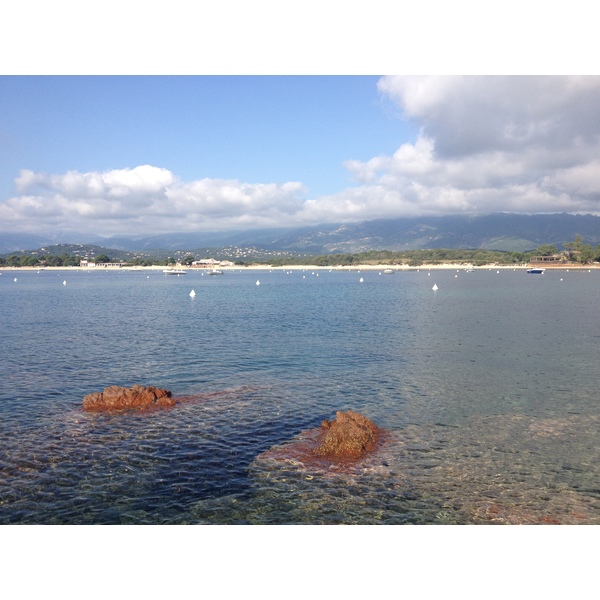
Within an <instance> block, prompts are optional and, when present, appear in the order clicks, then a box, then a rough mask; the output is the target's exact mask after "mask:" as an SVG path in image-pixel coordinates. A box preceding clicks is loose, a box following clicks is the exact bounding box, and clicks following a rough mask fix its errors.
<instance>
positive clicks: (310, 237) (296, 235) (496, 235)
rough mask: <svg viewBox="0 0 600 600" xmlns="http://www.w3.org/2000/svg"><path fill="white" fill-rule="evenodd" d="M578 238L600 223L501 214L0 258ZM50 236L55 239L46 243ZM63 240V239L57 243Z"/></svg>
mask: <svg viewBox="0 0 600 600" xmlns="http://www.w3.org/2000/svg"><path fill="white" fill-rule="evenodd" d="M577 234H579V235H581V236H582V238H583V242H584V243H586V244H591V245H592V246H594V247H596V246H597V245H599V244H600V217H596V216H593V215H570V214H566V213H561V214H537V215H521V214H511V213H497V214H492V215H485V216H479V217H465V216H446V217H416V218H402V219H379V220H375V221H363V222H361V223H347V224H339V223H338V224H334V225H320V226H315V227H302V228H295V229H294V228H287V229H283V228H282V229H265V230H249V231H236V232H221V233H214V232H212V233H172V234H164V235H152V236H119V237H112V238H99V237H98V236H88V237H87V239H85V234H81V235H78V236H74V235H70V236H69V235H64V236H62V237H61V239H56V237H57V236H58V234H55V235H54V236H51V237H52V238H54V239H48V238H45V237H43V236H34V235H29V236H28V235H18V234H0V253H7V252H13V251H16V250H31V249H34V248H40V247H41V246H44V245H47V244H50V243H54V244H56V243H88V244H90V243H93V244H97V245H99V246H102V247H104V248H109V249H114V250H123V251H128V252H140V251H149V250H159V249H160V250H166V251H174V250H184V251H194V250H196V249H200V248H219V247H221V248H222V247H227V246H237V247H255V248H261V249H264V250H269V251H287V252H294V253H302V254H331V253H348V254H350V253H355V252H363V251H367V250H384V249H385V250H392V251H396V252H400V251H403V250H415V249H419V248H457V249H461V248H463V249H485V250H513V251H521V252H524V251H528V250H534V249H535V248H537V247H538V246H540V245H541V244H554V245H556V246H557V247H558V248H560V247H561V246H562V244H563V243H565V242H570V241H573V240H574V239H575V236H576V235H577ZM49 237H50V236H49ZM58 237H60V236H58Z"/></svg>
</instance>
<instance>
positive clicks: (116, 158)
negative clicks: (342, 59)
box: [0, 76, 417, 198]
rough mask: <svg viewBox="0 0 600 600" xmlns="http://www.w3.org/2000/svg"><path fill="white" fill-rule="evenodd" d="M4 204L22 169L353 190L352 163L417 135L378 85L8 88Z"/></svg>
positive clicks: (1, 118)
mask: <svg viewBox="0 0 600 600" xmlns="http://www.w3.org/2000/svg"><path fill="white" fill-rule="evenodd" d="M0 109H1V110H0V132H1V135H2V138H1V141H2V144H1V146H0V151H1V152H2V154H1V155H0V158H1V160H0V169H1V171H0V174H1V183H2V194H3V197H4V198H6V197H7V196H8V195H10V194H14V191H15V190H14V179H15V178H16V177H17V176H18V173H19V171H20V170H21V169H30V170H33V171H41V172H45V173H55V174H59V173H64V172H66V171H69V170H77V171H80V172H91V171H106V170H111V169H123V168H134V167H137V166H139V165H145V164H150V165H155V166H158V167H162V168H166V169H169V170H171V171H173V172H174V173H176V174H177V175H178V176H179V177H181V178H182V179H184V180H186V181H193V180H196V179H202V178H205V177H209V178H218V179H239V180H241V181H244V182H250V183H285V182H287V181H302V182H303V184H304V185H305V186H306V187H307V189H308V191H309V192H310V193H311V194H314V195H322V194H329V193H333V192H336V191H338V190H339V189H341V188H343V187H344V186H347V185H349V184H350V183H351V177H350V176H349V174H348V172H347V171H346V170H345V169H344V167H343V162H344V161H345V160H346V159H348V158H352V159H357V160H368V159H369V158H371V157H372V156H375V155H377V154H379V153H392V152H393V151H394V150H395V149H396V148H397V146H398V142H399V141H403V140H409V139H414V137H415V135H416V133H417V130H416V128H415V127H414V125H412V124H411V123H410V122H408V121H406V120H403V119H401V118H398V117H399V112H398V110H397V108H396V107H395V106H394V105H393V104H392V103H391V102H389V101H388V100H387V99H386V98H385V97H383V96H382V95H381V94H379V92H378V90H377V77H373V76H370V77H275V76H261V77H252V76H241V77H227V76H224V77H219V76H205V77H189V76H188V77H185V76H184V77H176V76H167V77H160V76H147V77H4V78H0Z"/></svg>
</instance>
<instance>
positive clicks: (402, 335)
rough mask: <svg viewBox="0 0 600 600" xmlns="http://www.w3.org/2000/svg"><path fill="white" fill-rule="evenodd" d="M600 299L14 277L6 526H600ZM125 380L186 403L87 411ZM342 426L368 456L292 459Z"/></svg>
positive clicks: (583, 291)
mask: <svg viewBox="0 0 600 600" xmlns="http://www.w3.org/2000/svg"><path fill="white" fill-rule="evenodd" d="M434 284H435V286H436V288H437V289H435V290H434V289H433V288H434ZM192 290H194V292H195V295H190V293H191V291H192ZM599 290H600V272H598V271H595V270H593V269H592V270H587V269H578V270H547V271H546V273H544V274H543V275H531V274H527V273H526V272H525V271H524V270H522V269H518V270H513V269H496V268H491V269H488V268H478V269H475V270H474V271H472V272H469V271H467V270H465V269H459V270H456V269H446V270H431V271H428V270H427V269H418V270H417V269H413V270H410V271H396V272H394V273H393V274H384V273H383V272H382V271H378V270H360V269H355V270H351V271H349V270H339V269H337V270H336V269H332V270H328V269H319V270H311V269H290V270H285V269H283V270H269V269H263V270H250V269H240V270H231V271H226V272H225V274H223V275H221V276H208V275H207V274H206V273H205V272H203V271H200V270H188V272H187V274H186V275H180V276H173V275H171V276H165V275H163V273H162V272H161V271H150V270H140V271H128V270H102V271H100V272H95V271H93V270H90V271H84V270H76V269H64V270H58V271H57V270H40V271H39V272H38V271H35V270H29V271H21V270H9V269H5V270H3V271H2V274H1V275H0V349H1V352H0V378H1V379H0V381H1V385H0V440H1V442H0V524H4V525H16V524H37V525H51V524H61V525H63V524H70V525H95V524H104V525H111V524H116V525H158V524H168V525H184V524H195V525H209V524H214V525H225V524H231V525H291V524H295V525H301V524H309V525H321V524H325V525H334V524H357V525H405V524H413V525H416V524H429V525H431V524H437V525H466V524H481V525H489V524H508V525H511V524H514V525H516V524H559V523H560V524H569V525H578V524H582V525H583V524H597V523H600V432H599V430H600V395H599V392H598V380H599V377H598V375H599V371H600V367H599V364H600V362H599V357H600V319H599V317H598V315H599V314H600V294H599ZM134 384H141V385H153V386H157V387H161V388H166V389H168V390H170V391H171V392H172V394H173V397H175V398H176V399H178V400H179V401H178V403H177V405H176V406H174V407H171V408H163V409H155V410H133V411H123V412H117V413H88V412H85V411H84V410H83V408H82V401H83V397H84V396H85V395H86V394H89V393H91V392H96V391H102V390H103V389H104V388H105V387H107V386H110V385H120V386H132V385H134ZM346 410H352V411H355V412H359V413H361V414H363V415H364V416H366V417H368V418H369V419H371V420H372V421H373V422H374V423H375V424H376V425H377V426H378V427H380V428H382V429H383V430H384V431H385V436H384V438H383V441H382V443H381V444H380V446H379V447H378V448H377V449H376V450H375V451H374V452H373V453H371V454H369V455H367V456H365V457H364V458H362V459H359V460H357V461H355V462H352V463H344V464H337V463H335V461H333V462H332V463H331V464H329V465H328V466H323V465H320V466H315V465H312V464H308V463H305V462H303V461H302V460H300V459H298V458H297V457H296V458H294V457H293V456H292V455H286V452H285V450H286V448H290V447H293V446H294V444H296V443H298V442H299V440H302V439H303V436H305V435H306V432H310V431H312V430H314V429H316V428H318V427H319V426H320V424H321V423H322V421H323V420H324V419H330V420H331V419H333V418H334V417H335V415H336V412H337V411H346ZM286 456H287V457H286Z"/></svg>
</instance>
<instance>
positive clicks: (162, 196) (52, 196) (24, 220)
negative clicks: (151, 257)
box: [0, 165, 303, 235]
mask: <svg viewBox="0 0 600 600" xmlns="http://www.w3.org/2000/svg"><path fill="white" fill-rule="evenodd" d="M15 183H16V185H17V189H18V190H19V191H20V192H22V193H23V195H21V196H17V197H14V198H11V199H10V200H8V201H7V202H5V203H3V204H0V221H1V222H2V223H4V224H6V225H8V226H9V227H11V229H13V230H19V229H22V230H27V226H28V224H29V223H30V222H31V221H34V220H36V221H40V222H43V224H44V226H46V227H47V226H48V225H51V226H52V227H58V228H60V229H62V230H64V231H79V230H81V231H92V230H93V231H95V232H96V233H100V234H105V235H112V234H119V233H121V234H129V233H144V232H146V233H154V232H157V231H195V230H200V229H204V230H219V229H223V230H226V229H231V228H237V227H242V228H244V227H249V228H251V227H274V226H280V225H281V224H282V222H285V221H286V219H289V218H290V216H293V215H294V214H295V213H296V212H298V210H300V209H301V207H302V201H303V200H302V193H303V187H302V185H301V184H300V183H297V182H289V183H285V184H282V185H279V184H249V183H242V182H239V181H237V180H217V179H202V180H199V181H194V182H190V183H183V182H181V181H179V180H178V179H177V178H176V177H175V176H174V175H173V173H171V172H170V171H168V170H167V169H161V168H158V167H153V166H151V165H142V166H139V167H136V168H134V169H120V170H112V171H107V172H103V173H96V172H91V173H79V172H77V171H69V172H67V173H65V174H63V175H44V174H40V173H34V172H32V171H22V172H21V174H20V175H19V177H18V178H17V180H16V182H15ZM26 192H33V193H29V194H27V193H26Z"/></svg>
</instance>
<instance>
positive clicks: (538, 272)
mask: <svg viewBox="0 0 600 600" xmlns="http://www.w3.org/2000/svg"><path fill="white" fill-rule="evenodd" d="M545 270H546V269H543V268H542V267H535V268H533V269H527V272H528V273H531V274H532V275H543V274H544V271H545Z"/></svg>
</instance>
